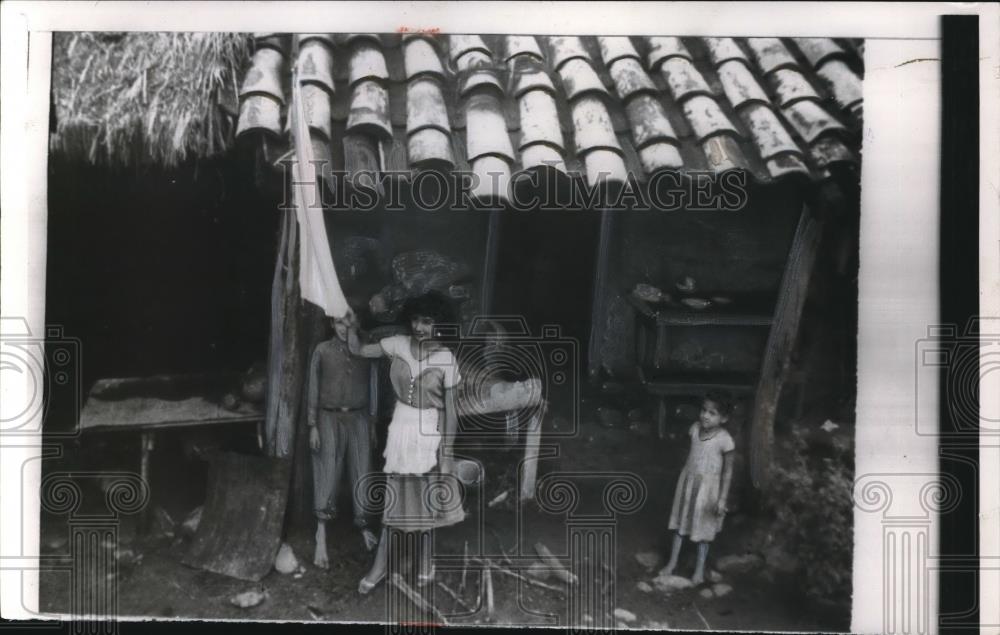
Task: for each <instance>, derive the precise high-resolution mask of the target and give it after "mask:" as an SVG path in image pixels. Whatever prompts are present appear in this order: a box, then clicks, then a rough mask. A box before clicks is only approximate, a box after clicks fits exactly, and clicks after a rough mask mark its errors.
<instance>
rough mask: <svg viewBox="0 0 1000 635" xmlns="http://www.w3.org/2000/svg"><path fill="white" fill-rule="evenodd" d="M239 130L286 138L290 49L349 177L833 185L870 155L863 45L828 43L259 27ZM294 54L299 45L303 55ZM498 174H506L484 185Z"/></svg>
mask: <svg viewBox="0 0 1000 635" xmlns="http://www.w3.org/2000/svg"><path fill="white" fill-rule="evenodd" d="M255 41H256V47H255V52H254V54H253V58H252V60H251V61H250V64H249V67H248V70H247V73H246V76H245V79H244V82H243V85H242V88H241V90H240V113H239V124H238V127H237V136H238V137H241V138H254V137H255V135H256V136H257V137H259V136H261V135H262V136H264V137H265V138H267V139H269V140H278V141H279V142H280V141H282V140H284V139H286V138H287V131H288V125H287V121H286V120H287V117H286V115H287V112H288V106H289V104H288V100H289V99H290V95H291V91H290V82H291V66H292V62H293V60H292V56H293V55H297V60H298V62H299V69H300V71H299V72H300V81H301V83H302V97H303V100H304V107H305V113H306V118H307V120H308V124H309V129H310V131H311V134H312V136H313V146H314V151H315V153H316V156H317V158H329V159H331V160H332V164H333V165H334V166H335V167H338V169H339V168H340V167H342V168H344V169H346V170H348V171H352V170H357V169H363V168H364V169H371V168H372V167H373V166H372V165H361V163H364V161H363V159H362V158H359V157H364V156H365V155H364V153H360V154H359V153H353V152H347V153H345V152H344V147H345V146H352V147H369V148H371V149H372V150H373V153H374V154H372V155H371V156H374V157H375V161H374V162H375V163H376V164H377V165H376V166H375V167H377V168H378V169H381V170H384V171H399V170H409V169H415V168H416V169H419V168H424V167H440V168H445V169H455V170H464V171H470V170H471V171H473V172H475V173H477V174H479V175H480V176H481V177H482V178H481V181H480V182H481V185H480V187H479V191H477V192H476V194H478V195H482V196H489V195H491V194H497V193H499V192H502V191H506V185H507V182H508V180H509V178H510V176H511V175H512V174H516V173H517V172H518V171H520V170H525V169H532V168H538V167H540V166H550V168H549V169H555V170H559V171H564V172H570V173H580V174H582V175H584V177H585V178H586V179H587V181H588V183H590V184H595V183H596V182H597V180H598V179H599V178H601V175H603V176H604V178H610V179H623V178H624V177H625V175H626V173H627V172H629V171H631V172H632V173H634V174H635V175H636V176H637V177H638V178H639V179H640V180H644V179H647V178H648V177H649V176H650V175H651V174H653V173H654V172H657V171H660V170H676V171H681V172H684V171H691V170H713V171H716V172H722V171H726V170H746V171H747V172H748V173H749V174H750V175H751V176H752V177H753V178H754V179H755V180H757V181H759V182H769V181H772V180H775V179H782V178H787V177H793V176H795V175H798V176H801V177H808V178H811V179H823V178H825V177H827V176H829V175H830V173H831V170H834V169H836V167H837V166H848V167H850V166H854V165H856V164H857V162H858V161H859V150H858V148H859V143H860V141H859V140H860V120H861V115H862V91H861V85H862V83H861V76H860V73H861V57H860V54H859V51H860V43H857V42H852V41H845V40H842V41H835V40H832V39H826V38H792V39H779V38H714V37H705V38H678V37H562V36H560V37H545V36H539V37H535V36H519V35H510V36H496V35H489V36H477V35H418V34H407V35H403V36H399V35H372V34H357V35H340V34H337V35H334V34H325V33H311V34H298V35H295V36H290V35H282V34H257V35H256V36H255ZM295 51H297V52H295ZM498 173H499V174H501V175H502V177H501V178H500V179H499V180H498V179H497V178H495V177H494V178H492V179H489V178H486V175H490V174H494V175H495V174H498Z"/></svg>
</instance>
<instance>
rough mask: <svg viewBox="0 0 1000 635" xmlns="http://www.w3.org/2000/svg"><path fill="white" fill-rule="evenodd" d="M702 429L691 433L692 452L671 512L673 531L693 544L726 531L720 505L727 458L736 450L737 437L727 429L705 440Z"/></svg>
mask: <svg viewBox="0 0 1000 635" xmlns="http://www.w3.org/2000/svg"><path fill="white" fill-rule="evenodd" d="M700 427H701V426H700V425H698V424H697V423H695V424H694V425H692V426H691V429H690V430H689V431H688V435H689V436H690V437H691V453H690V454H689V455H688V460H687V463H685V464H684V469H683V470H681V475H680V477H679V478H678V479H677V489H676V490H675V491H674V504H673V508H672V509H671V510H670V529H674V530H677V533H678V534H679V535H681V536H687V537H688V538H689V539H690V540H691V541H692V542H710V541H711V540H712V539H714V538H715V534H717V533H718V532H719V531H721V530H722V519H723V516H721V515H719V514H718V513H717V510H716V505H717V504H718V502H719V489H720V487H721V486H722V466H723V455H724V454H725V453H726V452H732V451H733V450H734V449H736V444H735V443H733V438H732V437H731V436H729V433H728V432H726V430H725V429H723V428H716V430H717V432H716V433H715V434H714V435H712V436H711V437H710V438H708V439H706V440H704V441H702V440H701V439H700V438H699V437H698V430H699V428H700Z"/></svg>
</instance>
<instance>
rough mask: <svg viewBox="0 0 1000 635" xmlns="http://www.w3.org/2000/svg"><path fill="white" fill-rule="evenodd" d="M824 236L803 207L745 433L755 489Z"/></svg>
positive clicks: (767, 457)
mask: <svg viewBox="0 0 1000 635" xmlns="http://www.w3.org/2000/svg"><path fill="white" fill-rule="evenodd" d="M822 236H823V221H822V220H820V219H818V218H816V217H815V216H814V215H813V214H812V212H811V211H810V209H809V208H808V207H806V206H803V209H802V213H801V215H800V217H799V224H798V226H797V227H796V229H795V236H794V238H792V246H791V248H790V249H789V251H788V260H787V263H786V265H785V273H784V275H783V276H782V279H781V287H780V289H779V291H778V301H777V305H776V307H775V310H774V322H773V324H772V326H771V332H770V333H769V335H768V338H767V348H766V349H765V352H764V360H763V362H762V364H761V372H760V378H759V380H758V382H757V391H756V396H755V399H754V406H753V417H752V419H751V424H750V425H751V427H750V478H751V479H752V482H753V485H754V487H755V488H757V489H762V488H763V487H765V486H766V484H767V480H768V477H769V475H770V467H771V450H772V446H773V444H774V416H775V413H776V412H777V409H778V401H779V399H780V398H781V389H782V386H783V385H784V383H785V379H786V377H787V373H788V366H789V361H790V359H791V354H792V351H793V349H794V347H795V340H796V338H797V336H798V333H799V322H800V319H801V317H802V309H803V307H804V306H805V302H806V296H807V294H808V292H809V279H810V277H811V276H812V272H813V265H814V264H815V262H816V254H817V252H818V251H819V245H820V241H821V239H822Z"/></svg>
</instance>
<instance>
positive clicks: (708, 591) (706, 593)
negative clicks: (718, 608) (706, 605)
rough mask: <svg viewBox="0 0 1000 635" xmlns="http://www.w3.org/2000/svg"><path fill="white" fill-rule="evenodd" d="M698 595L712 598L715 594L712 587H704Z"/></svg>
mask: <svg viewBox="0 0 1000 635" xmlns="http://www.w3.org/2000/svg"><path fill="white" fill-rule="evenodd" d="M698 595H700V596H701V597H703V598H705V599H706V600H711V599H712V598H714V597H715V594H714V593H712V589H702V590H701V591H699V592H698Z"/></svg>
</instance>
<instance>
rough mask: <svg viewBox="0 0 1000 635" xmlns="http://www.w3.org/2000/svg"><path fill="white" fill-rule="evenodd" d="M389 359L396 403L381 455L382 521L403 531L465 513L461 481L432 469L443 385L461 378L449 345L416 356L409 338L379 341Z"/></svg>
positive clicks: (428, 526) (435, 460) (437, 444)
mask: <svg viewBox="0 0 1000 635" xmlns="http://www.w3.org/2000/svg"><path fill="white" fill-rule="evenodd" d="M379 344H380V345H381V347H382V350H383V351H385V354H386V355H387V356H388V357H390V358H391V364H390V367H389V379H390V382H391V383H392V389H393V392H394V393H395V395H396V405H395V407H394V409H393V413H392V421H391V422H390V423H389V431H388V434H387V437H386V447H385V451H384V452H383V453H382V456H383V457H384V458H385V467H384V468H383V470H384V472H385V473H386V485H387V487H386V492H385V508H384V511H383V514H382V523H383V524H384V525H386V526H389V527H393V528H396V529H401V530H403V531H424V530H427V529H433V528H434V527H443V526H446V525H453V524H455V523H457V522H460V521H461V520H463V519H464V518H465V511H464V509H463V508H462V493H461V486H460V485H459V483H458V481H457V479H456V478H455V477H454V476H451V475H445V474H442V473H441V472H440V471H438V470H437V469H435V468H436V467H437V465H438V462H439V461H438V459H439V456H438V454H439V449H440V445H441V434H442V432H443V426H444V421H443V414H444V410H443V408H444V389H445V388H451V387H453V386H455V385H456V384H458V383H459V381H461V376H460V375H459V372H458V365H457V363H456V362H455V357H454V355H452V353H451V351H449V350H440V351H435V352H434V353H431V354H430V355H429V356H428V357H427V358H426V359H422V360H417V359H416V358H414V357H413V354H412V353H411V352H410V337H409V336H407V335H396V336H393V337H387V338H385V339H383V340H381V341H380V342H379Z"/></svg>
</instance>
